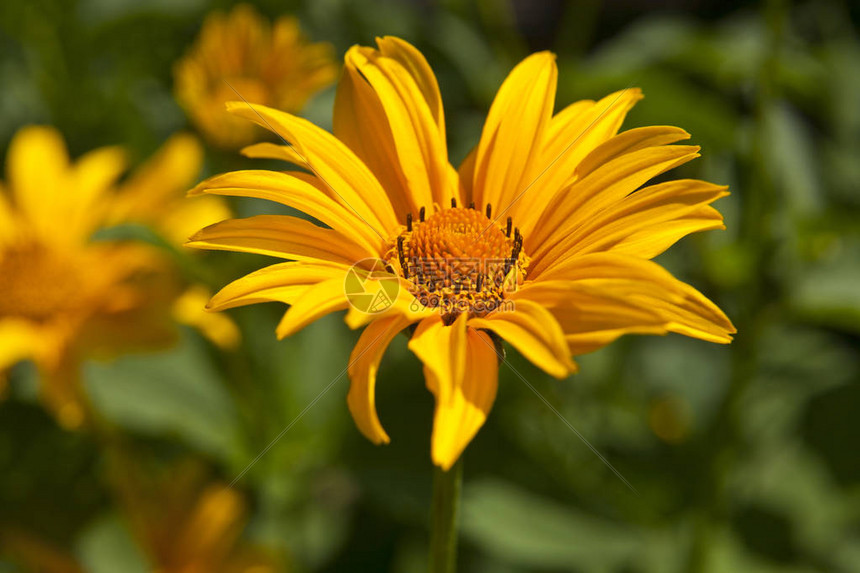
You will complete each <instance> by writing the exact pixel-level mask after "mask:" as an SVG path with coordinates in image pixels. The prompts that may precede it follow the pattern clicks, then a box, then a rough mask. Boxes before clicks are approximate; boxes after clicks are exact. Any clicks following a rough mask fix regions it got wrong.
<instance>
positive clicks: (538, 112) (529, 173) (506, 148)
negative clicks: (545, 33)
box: [473, 52, 558, 213]
mask: <svg viewBox="0 0 860 573" xmlns="http://www.w3.org/2000/svg"><path fill="white" fill-rule="evenodd" d="M557 75H558V69H557V67H556V64H555V56H554V55H553V54H551V53H549V52H540V53H537V54H533V55H531V56H529V57H528V58H526V59H525V60H523V61H522V62H520V63H519V64H518V65H517V66H516V67H515V68H514V69H513V70H512V71H511V73H510V74H509V75H508V77H507V79H505V81H504V83H503V84H502V87H501V88H499V92H498V94H497V95H496V98H495V100H494V101H493V105H492V106H491V107H490V112H489V114H488V116H487V120H486V122H485V123H484V129H483V132H482V133H481V139H480V142H479V143H478V150H477V155H476V157H475V169H474V181H473V195H474V200H475V203H476V205H477V206H478V208H479V209H483V206H484V205H486V204H488V203H489V204H491V205H492V207H493V210H494V211H495V212H496V213H503V212H505V211H506V210H507V209H508V208H509V207H511V206H512V205H513V204H515V206H519V204H520V201H519V200H518V199H517V197H518V196H519V195H520V194H521V193H522V192H523V191H524V190H525V189H526V187H528V185H529V184H530V183H531V182H532V181H533V180H534V178H535V177H536V176H537V175H538V173H539V172H540V169H541V167H540V166H539V162H538V158H539V157H540V154H541V151H542V150H541V143H542V141H543V134H544V130H545V129H546V126H547V124H548V122H549V120H550V118H551V117H552V110H553V104H554V101H555V89H556V78H557Z"/></svg>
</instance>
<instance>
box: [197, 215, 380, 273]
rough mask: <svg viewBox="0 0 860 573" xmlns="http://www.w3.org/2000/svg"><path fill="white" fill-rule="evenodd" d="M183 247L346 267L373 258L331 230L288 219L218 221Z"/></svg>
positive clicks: (282, 217)
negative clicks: (336, 264) (319, 262)
mask: <svg viewBox="0 0 860 573" xmlns="http://www.w3.org/2000/svg"><path fill="white" fill-rule="evenodd" d="M186 246H188V247H194V248H198V249H212V250H221V251H237V252H241V253H256V254H260V255H267V256H270V257H281V258H284V259H295V260H300V261H314V260H315V261H329V262H335V263H342V264H344V265H347V266H348V265H352V264H355V263H357V262H358V261H360V260H362V259H365V258H371V257H374V253H372V252H370V251H369V250H368V249H366V248H363V247H361V246H360V245H357V244H355V243H354V242H353V241H352V240H350V239H349V238H347V237H346V236H344V235H343V234H341V233H339V232H338V231H336V230H334V229H325V228H323V227H320V226H318V225H314V224H313V223H311V222H310V221H305V220H304V219H299V218H298V217H290V216H287V215H257V216H255V217H248V218H245V219H228V220H226V221H221V222H220V223H215V224H214V225H210V226H208V227H206V228H205V229H202V230H200V231H198V232H197V233H196V234H195V235H194V236H192V237H191V239H190V241H189V242H188V243H187V244H186Z"/></svg>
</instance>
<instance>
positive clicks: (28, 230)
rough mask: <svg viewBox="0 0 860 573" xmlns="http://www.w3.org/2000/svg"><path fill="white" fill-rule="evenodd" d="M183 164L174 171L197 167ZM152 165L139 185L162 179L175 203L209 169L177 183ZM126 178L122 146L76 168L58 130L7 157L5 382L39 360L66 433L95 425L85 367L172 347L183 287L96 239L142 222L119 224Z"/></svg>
mask: <svg viewBox="0 0 860 573" xmlns="http://www.w3.org/2000/svg"><path fill="white" fill-rule="evenodd" d="M195 145H196V144H195ZM170 149H171V148H170V147H169V146H168V148H167V149H166V151H169V150H170ZM163 153H164V152H162V154H163ZM178 155H179V156H178V157H172V159H171V160H177V161H179V162H182V161H185V160H189V159H194V157H192V156H189V155H187V154H178ZM159 157H163V155H159ZM155 166H156V164H150V165H149V166H148V167H146V168H144V170H143V171H139V172H137V173H135V174H133V175H132V177H131V182H134V181H139V180H141V179H142V178H143V177H144V175H145V173H146V172H150V173H151V176H153V177H155V176H157V175H158V173H159V172H160V173H161V174H162V175H163V176H164V180H163V183H164V185H166V186H167V189H170V188H171V187H170V186H171V185H172V192H173V193H174V194H176V193H178V191H179V190H180V189H181V188H182V186H184V185H187V184H189V183H190V182H191V181H193V179H194V178H195V177H196V175H197V173H198V171H199V166H200V160H199V157H197V159H196V162H193V163H192V164H191V165H187V166H186V169H188V172H187V173H186V176H185V177H182V178H178V179H173V178H172V175H171V173H169V172H168V171H167V170H163V169H161V170H155V169H154V168H155ZM125 168H126V160H125V155H124V153H123V152H122V150H120V149H119V148H116V147H109V148H103V149H98V150H96V151H92V152H90V153H88V154H86V155H84V156H83V157H81V158H80V159H79V160H78V161H76V162H75V163H71V162H70V161H69V157H68V153H67V151H66V148H65V144H64V143H63V139H62V137H61V136H60V134H59V133H58V132H57V131H56V130H54V129H52V128H48V127H27V128H24V129H22V130H21V131H19V132H18V133H17V134H16V135H15V137H14V138H13V140H12V143H11V144H10V147H9V154H8V158H7V184H8V185H9V191H8V192H6V190H5V189H3V188H2V185H0V377H2V376H3V372H4V371H5V370H6V369H8V367H10V366H12V365H14V364H15V363H16V362H18V361H20V360H24V359H31V360H33V361H34V362H35V363H36V365H37V366H38V368H39V370H40V373H41V378H42V384H41V392H42V398H43V400H44V402H45V403H46V405H47V406H48V407H49V409H51V410H52V411H53V412H54V413H55V414H56V416H57V418H58V420H59V421H60V423H62V424H63V425H64V426H66V427H76V426H79V425H80V424H81V423H83V421H84V419H85V417H86V400H85V397H84V396H83V393H82V388H81V384H80V381H79V380H78V376H79V363H80V360H81V359H83V358H86V357H93V356H101V355H114V354H117V353H119V352H123V351H126V350H131V349H136V348H148V347H153V346H163V345H165V344H167V343H169V342H171V341H172V340H173V339H174V337H175V327H174V323H173V321H174V319H173V317H172V315H173V312H174V311H173V307H174V306H175V305H176V301H177V300H180V299H179V297H180V295H181V294H182V290H183V289H184V288H185V287H184V285H183V283H182V282H181V280H180V278H179V276H178V273H177V272H176V269H175V268H174V267H173V265H172V263H171V261H170V260H169V259H168V257H166V256H165V255H164V254H163V253H162V252H161V251H160V250H158V249H156V248H155V247H153V246H150V245H146V244H143V243H135V242H129V241H113V240H93V239H92V235H93V233H94V232H96V231H97V230H99V229H102V228H104V227H106V226H108V225H110V224H115V223H120V222H125V221H129V220H134V218H133V215H136V212H134V211H129V212H127V213H126V217H125V218H120V217H119V216H118V215H117V212H118V210H119V209H121V208H124V206H125V205H126V204H127V202H128V201H129V200H130V199H131V198H132V197H133V196H134V190H133V189H132V187H131V184H132V183H129V184H128V186H127V188H126V190H124V191H123V192H122V193H120V194H117V193H114V192H113V191H114V186H115V184H116V181H117V179H118V178H119V177H120V175H121V174H122V173H123V171H124V170H125ZM156 171H157V172H156ZM161 198H162V200H163V201H166V198H165V197H164V196H162V197H161ZM216 199H218V198H216ZM174 200H175V195H174ZM166 206H169V204H168V205H166ZM187 208H188V207H187V206H186V209H187ZM195 208H196V207H194V206H190V209H191V211H194V209H195ZM206 209H210V207H206ZM141 213H142V215H141V218H140V220H141V221H142V220H146V219H147V217H148V215H147V214H146V213H143V212H142V211H141ZM223 214H224V215H227V213H223ZM152 215H153V217H152V218H153V219H154V218H155V216H154V215H155V213H154V212H153V214H152ZM199 220H201V221H208V222H210V223H211V222H214V221H216V220H218V219H216V218H208V219H207V218H201V219H199ZM191 322H194V321H191Z"/></svg>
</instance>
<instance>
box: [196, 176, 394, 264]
mask: <svg viewBox="0 0 860 573" xmlns="http://www.w3.org/2000/svg"><path fill="white" fill-rule="evenodd" d="M201 193H210V194H213V195H232V196H235V197H254V198H257V199H266V200H269V201H276V202H278V203H281V204H283V205H289V206H291V207H294V208H296V209H298V210H300V211H302V212H304V213H307V214H308V215H310V216H312V217H314V218H316V219H318V220H320V221H322V222H323V223H325V224H326V225H328V226H329V227H332V228H333V229H337V231H338V232H340V233H342V234H343V235H345V236H347V237H349V238H350V239H352V240H353V241H354V242H355V243H356V244H359V245H361V246H362V247H364V248H365V249H367V250H369V251H370V252H372V253H374V254H376V255H377V256H379V255H380V254H381V253H382V252H383V249H384V236H383V235H381V234H379V233H380V231H379V230H377V229H376V228H375V227H373V226H372V225H371V224H370V223H368V222H367V221H366V220H364V219H362V218H361V217H360V216H359V215H358V214H357V213H355V212H354V211H351V210H349V209H348V208H346V207H343V206H342V205H341V204H340V203H338V202H336V201H334V200H333V199H331V198H329V197H327V196H325V195H323V194H321V193H320V192H319V189H317V188H316V187H314V186H312V185H309V184H308V183H306V182H305V181H302V180H301V179H299V178H296V177H293V176H292V175H290V174H288V173H279V172H276V171H233V172H230V173H224V174H222V175H216V176H214V177H210V178H209V179H207V180H205V181H203V182H202V183H200V184H198V185H197V187H195V188H194V189H192V190H191V191H190V192H189V195H190V196H194V195H198V194H201Z"/></svg>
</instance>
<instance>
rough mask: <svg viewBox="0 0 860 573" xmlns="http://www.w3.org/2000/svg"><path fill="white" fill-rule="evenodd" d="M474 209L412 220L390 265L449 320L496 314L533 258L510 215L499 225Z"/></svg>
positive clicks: (422, 299) (422, 300)
mask: <svg viewBox="0 0 860 573" xmlns="http://www.w3.org/2000/svg"><path fill="white" fill-rule="evenodd" d="M490 215H491V210H490V208H489V207H488V208H487V210H486V213H483V212H481V211H478V210H476V209H474V208H471V207H470V208H464V207H457V206H456V203H455V202H452V207H451V208H449V209H442V210H440V211H438V212H436V213H434V214H433V215H431V216H430V217H429V218H427V219H426V220H425V219H424V208H422V209H421V212H420V214H419V220H418V221H415V222H413V221H412V217H411V215H410V216H409V217H408V218H407V228H406V230H405V231H404V232H402V233H401V234H400V235H399V236H398V237H397V243H396V245H395V248H394V249H392V251H391V253H390V256H389V263H390V264H392V266H398V267H399V269H400V274H401V275H402V276H403V277H405V278H407V279H409V280H410V281H411V283H412V287H411V288H410V292H412V294H413V295H414V296H415V297H416V298H417V299H418V300H419V301H420V303H421V304H422V305H424V306H427V307H431V308H440V309H441V310H442V313H443V317H445V319H446V321H453V320H454V319H455V318H456V317H457V315H459V314H460V313H463V312H469V313H470V314H472V315H474V316H483V315H485V314H488V313H490V312H492V311H494V310H497V309H498V308H499V307H500V305H501V304H502V301H503V300H504V298H505V294H506V293H507V292H511V291H512V290H514V289H516V287H517V285H518V284H519V283H521V282H522V280H523V278H524V277H525V270H526V267H527V265H528V257H527V256H526V254H525V253H524V252H523V250H522V243H523V241H522V236H521V235H520V233H519V230H518V229H514V228H513V225H512V222H511V219H510V217H509V218H508V219H507V221H506V222H505V224H503V225H500V224H498V223H496V222H494V221H493V220H491V219H490Z"/></svg>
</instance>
